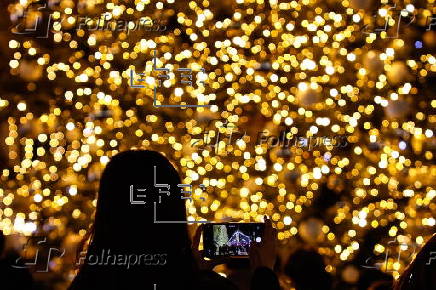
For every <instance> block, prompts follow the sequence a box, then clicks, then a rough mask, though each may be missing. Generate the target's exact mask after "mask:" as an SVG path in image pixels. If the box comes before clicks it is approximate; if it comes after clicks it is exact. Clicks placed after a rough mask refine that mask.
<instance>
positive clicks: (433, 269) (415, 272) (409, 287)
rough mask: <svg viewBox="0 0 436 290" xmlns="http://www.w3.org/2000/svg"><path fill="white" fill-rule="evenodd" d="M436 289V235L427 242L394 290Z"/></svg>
mask: <svg viewBox="0 0 436 290" xmlns="http://www.w3.org/2000/svg"><path fill="white" fill-rule="evenodd" d="M435 288H436V234H433V236H432V237H431V238H430V239H429V240H428V241H427V243H426V244H425V245H424V246H423V247H422V249H421V250H420V251H419V253H418V254H417V255H416V257H415V259H413V261H412V262H411V263H410V264H409V266H408V267H407V268H406V269H405V270H404V272H403V274H401V276H400V278H399V279H398V281H397V282H396V283H395V285H394V290H418V289H419V290H434V289H435Z"/></svg>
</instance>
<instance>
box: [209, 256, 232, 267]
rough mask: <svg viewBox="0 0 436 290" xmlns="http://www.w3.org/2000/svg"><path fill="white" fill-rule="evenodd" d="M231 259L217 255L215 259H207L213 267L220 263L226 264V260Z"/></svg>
mask: <svg viewBox="0 0 436 290" xmlns="http://www.w3.org/2000/svg"><path fill="white" fill-rule="evenodd" d="M230 260H231V259H230V258H229V257H219V258H217V259H214V260H211V261H209V262H210V264H211V265H212V266H213V267H215V266H217V265H221V264H226V263H227V262H229V261H230Z"/></svg>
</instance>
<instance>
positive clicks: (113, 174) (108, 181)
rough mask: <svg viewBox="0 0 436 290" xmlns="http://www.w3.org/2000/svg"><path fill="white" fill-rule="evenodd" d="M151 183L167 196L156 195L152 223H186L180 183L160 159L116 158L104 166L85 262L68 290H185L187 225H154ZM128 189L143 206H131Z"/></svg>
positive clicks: (150, 155) (146, 155)
mask: <svg viewBox="0 0 436 290" xmlns="http://www.w3.org/2000/svg"><path fill="white" fill-rule="evenodd" d="M154 166H156V182H155V180H154V171H153V170H154V168H153V167H154ZM155 183H156V184H168V185H169V186H170V189H169V193H170V196H168V195H167V193H163V194H160V195H161V196H162V201H161V204H157V207H158V209H159V210H158V211H157V218H156V219H157V220H159V221H186V210H185V202H184V200H183V199H181V196H182V193H181V188H180V187H177V185H178V184H180V183H181V180H180V177H179V175H178V173H177V171H176V170H175V169H174V167H173V166H172V165H171V163H170V162H169V161H168V159H167V158H165V157H164V156H163V155H161V154H159V153H157V152H154V151H127V152H122V153H119V154H117V155H116V156H114V157H113V158H112V160H111V161H110V162H109V163H108V164H107V166H106V168H105V170H104V172H103V174H102V178H101V180H100V188H99V192H98V198H97V208H96V213H95V221H94V225H93V228H92V233H91V240H90V244H89V248H88V250H87V253H86V259H85V262H84V263H83V265H82V266H81V268H80V270H79V273H78V274H77V276H76V277H75V279H74V281H73V282H72V284H71V286H70V289H73V290H75V289H79V290H86V289H90V290H91V289H93V290H94V289H105V290H110V289H120V290H121V289H129V290H134V289H141V290H144V289H150V290H153V289H154V284H156V289H158V290H162V289H189V290H190V289H191V288H189V284H190V282H191V281H190V280H191V279H193V277H194V268H195V266H194V260H193V259H192V256H191V248H190V240H189V236H188V231H187V225H186V224H185V223H154V215H153V214H154V209H153V202H154V201H156V202H157V203H158V202H159V201H158V194H159V188H155V187H154V184H155ZM131 185H133V190H134V191H135V192H134V200H145V201H146V204H131V202H130V186H131ZM143 188H145V189H146V190H145V191H143V192H138V191H136V190H137V189H143ZM161 189H162V190H163V191H166V189H165V188H163V187H161ZM138 195H146V198H144V197H138ZM109 250H110V255H117V258H116V262H115V263H114V262H113V260H114V259H113V258H112V256H110V255H109V258H108V254H107V253H108V251H109ZM103 251H105V253H106V256H104V254H102V253H103ZM144 254H145V255H144ZM126 255H127V257H130V256H129V255H131V257H134V256H133V255H136V257H140V258H141V261H142V262H141V263H140V264H138V263H136V265H130V266H129V268H127V263H125V259H124V257H125V256H126ZM141 255H142V256H141ZM101 256H104V258H103V259H101V260H108V263H106V261H103V262H102V261H100V260H98V263H96V264H95V265H94V263H95V262H96V257H101ZM133 260H134V258H131V262H132V264H133ZM105 263H106V264H105ZM147 264H148V265H147Z"/></svg>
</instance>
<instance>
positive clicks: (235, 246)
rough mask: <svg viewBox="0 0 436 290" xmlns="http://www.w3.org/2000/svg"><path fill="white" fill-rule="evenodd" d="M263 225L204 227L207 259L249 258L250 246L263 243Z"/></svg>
mask: <svg viewBox="0 0 436 290" xmlns="http://www.w3.org/2000/svg"><path fill="white" fill-rule="evenodd" d="M263 229H264V224H263V223H215V224H207V225H205V226H204V231H203V245H204V253H205V254H204V255H205V256H206V257H210V258H212V257H223V256H232V257H247V256H248V252H249V250H250V245H251V244H252V243H253V242H257V243H260V242H261V241H262V234H263Z"/></svg>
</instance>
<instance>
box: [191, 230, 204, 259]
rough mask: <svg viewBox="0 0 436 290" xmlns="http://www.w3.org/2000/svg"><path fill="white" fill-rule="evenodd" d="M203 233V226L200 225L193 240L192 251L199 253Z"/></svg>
mask: <svg viewBox="0 0 436 290" xmlns="http://www.w3.org/2000/svg"><path fill="white" fill-rule="evenodd" d="M202 231H203V225H200V226H199V227H198V228H197V230H196V231H195V235H194V238H193V239H192V249H193V250H194V251H195V252H198V246H199V245H200V238H201V232H202Z"/></svg>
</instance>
